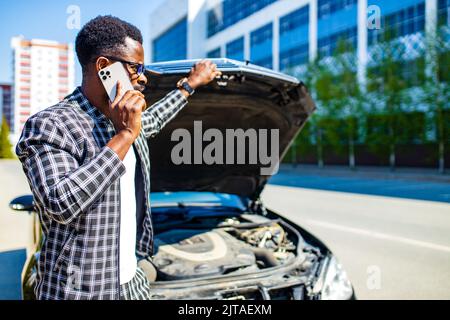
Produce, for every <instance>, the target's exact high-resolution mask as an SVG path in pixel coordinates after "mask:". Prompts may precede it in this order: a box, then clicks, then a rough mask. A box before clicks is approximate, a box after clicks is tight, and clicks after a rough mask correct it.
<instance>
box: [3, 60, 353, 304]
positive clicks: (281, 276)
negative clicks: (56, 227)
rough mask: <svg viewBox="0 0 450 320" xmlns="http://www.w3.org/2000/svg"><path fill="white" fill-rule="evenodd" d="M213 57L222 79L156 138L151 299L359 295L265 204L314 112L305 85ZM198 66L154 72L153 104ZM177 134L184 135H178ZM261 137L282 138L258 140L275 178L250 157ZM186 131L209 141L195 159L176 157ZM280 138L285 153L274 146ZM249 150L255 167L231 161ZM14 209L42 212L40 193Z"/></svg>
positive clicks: (167, 66) (29, 275)
mask: <svg viewBox="0 0 450 320" xmlns="http://www.w3.org/2000/svg"><path fill="white" fill-rule="evenodd" d="M211 60H212V61H213V62H214V63H216V64H217V68H218V69H219V70H220V71H222V76H221V77H220V78H218V79H216V80H215V81H213V82H212V83H211V84H209V85H208V86H205V87H203V88H200V89H198V91H199V92H197V93H196V94H194V95H193V96H192V97H191V98H190V100H189V104H188V106H187V107H186V108H184V109H183V110H182V111H181V112H180V113H179V114H178V115H177V116H176V117H175V118H174V119H173V120H172V121H171V122H170V123H169V124H168V125H167V126H166V127H165V128H164V129H163V130H162V131H161V132H160V133H159V134H158V135H156V136H155V137H153V138H151V139H149V144H150V150H151V151H150V152H151V156H152V159H151V160H152V168H151V177H152V181H151V183H152V186H151V188H152V192H151V194H150V195H149V196H150V197H151V203H152V215H153V220H154V227H155V255H154V256H153V259H152V261H153V263H154V265H155V266H156V269H157V278H156V280H155V281H154V282H152V288H153V290H152V294H153V296H152V298H153V299H286V300H288V299H294V300H315V299H354V298H355V295H354V291H353V287H352V285H351V283H350V281H349V280H348V278H347V275H346V272H345V271H344V270H343V268H342V266H341V265H340V264H339V262H338V261H337V259H336V257H335V256H334V255H333V254H332V253H331V251H330V250H329V249H328V248H327V247H326V246H325V245H324V244H323V243H322V242H321V241H320V240H318V239H317V238H316V237H314V236H313V235H312V234H310V233H309V232H308V231H306V230H305V229H303V228H302V227H300V226H298V225H296V224H295V223H292V222H291V221H289V220H288V219H286V218H284V217H283V214H282V213H281V215H279V214H277V213H275V212H273V211H271V210H270V209H268V208H266V207H265V206H264V204H263V203H262V201H261V199H260V194H261V192H262V190H263V188H264V186H265V184H266V183H267V182H268V180H269V179H270V176H271V173H272V172H276V167H277V165H278V162H279V161H281V159H282V158H283V156H284V154H285V153H286V151H287V150H288V147H289V145H290V144H291V142H292V141H293V140H294V138H295V137H296V136H297V134H298V133H299V132H300V131H301V129H302V127H303V125H304V124H305V122H306V121H307V119H308V118H309V116H310V115H311V114H312V112H313V111H314V110H315V105H314V102H313V101H312V99H311V97H310V95H309V93H308V91H307V89H306V87H305V85H304V84H303V83H301V82H299V81H298V80H297V79H296V78H293V77H291V76H288V75H285V74H282V73H278V72H274V71H272V70H269V69H266V68H262V67H258V66H255V65H252V64H249V63H243V62H239V61H234V60H229V59H211ZM195 62H196V60H182V61H171V62H164V63H154V64H151V65H149V66H147V70H149V71H152V73H151V74H150V73H149V74H148V78H149V84H148V87H147V89H146V91H145V95H146V99H147V104H148V105H151V104H152V103H154V102H156V101H158V100H159V99H161V98H162V97H163V96H164V95H165V94H166V93H167V92H169V91H171V90H172V89H173V84H174V83H176V81H177V80H178V79H179V78H180V76H181V75H186V74H187V73H188V72H189V70H190V68H191V67H192V65H193V64H194V63H195ZM199 126H200V129H201V132H200V133H199V132H198V131H199ZM208 129H213V130H214V131H209V132H210V133H215V137H216V138H215V140H214V141H212V140H213V139H212V138H211V136H213V135H209V138H208V137H206V138H205V135H203V137H202V136H198V135H199V134H202V133H203V132H207V131H208ZM227 130H228V131H227ZM230 130H234V131H230ZM251 130H253V131H251ZM174 132H178V135H176V136H175V137H174ZM230 132H234V133H235V134H236V132H238V133H237V134H240V135H241V137H244V138H245V139H248V140H245V141H247V142H248V143H246V144H244V145H241V146H240V147H241V148H243V146H244V147H246V148H244V149H241V150H240V151H239V146H237V145H236V146H235V145H232V147H230V145H229V144H227V143H229V142H228V141H225V140H226V139H225V138H224V139H218V138H217V137H218V136H219V137H220V135H221V134H223V136H222V137H230V136H231V135H230V136H227V133H228V134H229V133H230ZM255 132H256V133H257V134H259V133H263V134H264V133H267V132H276V133H277V139H276V141H274V140H273V139H274V138H273V137H271V138H270V139H268V138H267V137H266V138H265V140H264V139H260V138H261V137H259V138H258V137H257V138H258V146H259V147H260V148H261V147H262V148H263V149H264V148H266V151H267V152H266V153H267V154H268V153H269V152H268V150H272V151H273V150H276V151H277V154H276V159H277V163H276V166H275V168H273V166H272V168H271V170H272V172H269V173H268V170H265V169H267V167H268V166H269V164H268V162H267V161H266V162H265V163H264V162H263V161H248V160H249V159H251V157H252V154H251V152H250V151H251V150H253V151H254V150H256V149H255V148H256V147H257V146H254V145H251V143H252V141H251V138H252V134H253V135H254V133H255ZM181 134H186V135H188V136H189V135H191V136H194V138H195V135H197V138H199V137H200V141H201V143H200V144H197V145H195V143H198V141H196V142H194V141H190V140H189V142H187V144H186V146H187V147H192V149H193V150H194V152H191V154H187V155H186V154H182V155H180V154H181V153H177V152H175V151H176V150H178V151H180V150H179V144H180V139H179V138H180V135H181ZM177 137H178V138H177ZM233 137H236V135H235V136H233ZM253 138H254V136H253ZM197 140H198V139H197ZM262 140H264V141H262ZM213 142H214V143H215V154H213V153H210V154H209V155H210V156H211V155H212V156H213V158H214V161H213V162H211V159H209V160H208V159H202V158H197V159H196V158H195V157H196V155H195V154H197V155H198V152H201V153H202V152H205V151H204V150H205V149H207V148H208V145H210V144H211V143H213ZM254 142H255V141H253V143H254ZM274 142H277V143H278V149H270V148H271V147H270V146H271V145H272V144H273V143H274ZM236 144H237V143H236ZM177 145H178V149H177ZM252 147H253V148H254V149H251V148H252ZM174 150H175V151H174ZM236 150H237V152H235V151H236ZM242 150H244V156H245V159H244V160H247V161H242V160H243V158H241V159H240V160H237V161H234V162H233V161H228V160H233V158H234V160H236V159H235V158H236V157H234V156H236V153H239V152H241V153H242ZM249 150H250V151H249ZM184 151H186V150H184ZM210 151H211V150H210ZM253 151H252V152H253ZM174 152H175V156H178V158H177V160H176V161H174ZM233 152H235V153H233ZM188 153H189V152H188ZM230 153H232V155H233V157H230V158H227V157H226V155H225V154H227V155H229V154H230ZM203 155H204V154H203ZM180 157H181V160H183V161H180ZM221 157H222V158H221ZM237 158H239V155H237ZM221 159H222V160H221ZM260 160H261V159H260ZM266 160H267V159H266ZM11 207H12V208H13V209H15V210H22V211H24V210H25V211H33V205H32V196H24V197H20V198H17V199H15V200H13V201H12V202H11ZM299 207H300V206H299ZM299 210H300V209H299ZM299 214H301V212H300V213H299ZM35 221H36V223H35V230H34V232H35V241H36V252H35V254H34V255H31V256H30V257H29V258H28V260H27V262H26V264H25V266H24V271H23V274H22V276H23V279H22V283H23V298H24V299H33V298H34V293H33V288H34V283H35V273H36V266H35V263H36V260H37V259H36V256H37V255H39V247H40V243H41V242H42V237H41V235H42V234H41V232H40V230H39V229H38V219H35Z"/></svg>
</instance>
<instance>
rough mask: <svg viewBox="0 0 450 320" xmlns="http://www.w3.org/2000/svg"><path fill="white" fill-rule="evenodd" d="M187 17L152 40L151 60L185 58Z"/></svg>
mask: <svg viewBox="0 0 450 320" xmlns="http://www.w3.org/2000/svg"><path fill="white" fill-rule="evenodd" d="M186 55H187V19H186V18H183V19H182V20H181V21H179V22H177V23H176V24H175V25H174V26H173V27H171V28H170V29H169V30H167V31H166V32H164V34H162V35H160V36H159V37H158V38H156V39H155V40H154V41H153V61H154V62H158V61H168V60H181V59H186Z"/></svg>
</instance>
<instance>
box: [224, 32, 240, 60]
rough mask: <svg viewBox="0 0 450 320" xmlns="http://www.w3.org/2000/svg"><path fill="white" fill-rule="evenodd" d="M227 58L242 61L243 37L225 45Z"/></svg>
mask: <svg viewBox="0 0 450 320" xmlns="http://www.w3.org/2000/svg"><path fill="white" fill-rule="evenodd" d="M226 52H227V58H230V59H236V60H244V37H240V38H238V39H236V40H233V41H231V42H229V43H227V46H226Z"/></svg>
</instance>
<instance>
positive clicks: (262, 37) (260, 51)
mask: <svg viewBox="0 0 450 320" xmlns="http://www.w3.org/2000/svg"><path fill="white" fill-rule="evenodd" d="M272 36H273V25H272V23H269V24H266V25H265V26H263V27H261V28H259V29H257V30H255V31H253V32H252V33H251V34H250V52H251V54H250V60H251V62H252V63H253V64H256V65H259V66H261V67H265V68H269V69H272Z"/></svg>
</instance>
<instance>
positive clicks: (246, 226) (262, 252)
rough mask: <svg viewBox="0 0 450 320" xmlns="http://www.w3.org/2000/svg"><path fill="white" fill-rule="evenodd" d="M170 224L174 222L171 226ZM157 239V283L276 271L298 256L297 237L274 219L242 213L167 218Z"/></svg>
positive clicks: (298, 242)
mask: <svg viewBox="0 0 450 320" xmlns="http://www.w3.org/2000/svg"><path fill="white" fill-rule="evenodd" d="M169 220H172V221H170V222H169ZM165 223H166V224H164V223H160V224H159V227H160V229H162V230H160V232H157V234H156V235H155V255H154V256H153V259H152V262H153V264H154V265H155V267H156V269H157V274H158V275H157V281H173V280H184V279H195V278H201V277H214V276H223V275H235V274H244V273H248V272H256V271H259V270H263V269H267V268H271V267H276V266H279V265H283V264H286V263H288V262H289V261H292V260H293V259H295V258H296V256H297V248H298V246H299V244H300V243H301V241H302V239H301V237H300V235H299V234H298V233H297V234H295V232H293V230H291V229H289V228H287V226H286V225H283V224H282V223H281V222H280V221H278V220H273V219H269V218H266V217H264V216H261V215H256V214H250V213H243V214H239V215H235V216H232V217H221V216H220V215H219V216H217V217H210V216H209V217H208V216H207V217H195V215H194V216H192V215H191V217H190V218H188V219H181V221H179V223H178V224H177V223H176V222H173V219H170V218H167V221H165Z"/></svg>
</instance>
